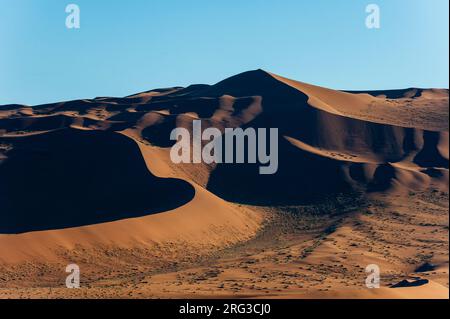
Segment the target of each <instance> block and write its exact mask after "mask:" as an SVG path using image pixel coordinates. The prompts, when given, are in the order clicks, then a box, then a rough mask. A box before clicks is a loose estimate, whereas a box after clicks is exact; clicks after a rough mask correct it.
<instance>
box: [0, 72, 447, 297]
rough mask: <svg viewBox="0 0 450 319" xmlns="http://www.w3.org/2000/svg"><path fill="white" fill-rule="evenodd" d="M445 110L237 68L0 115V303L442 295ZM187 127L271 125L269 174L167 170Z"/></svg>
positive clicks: (416, 98) (391, 93)
mask: <svg viewBox="0 0 450 319" xmlns="http://www.w3.org/2000/svg"><path fill="white" fill-rule="evenodd" d="M448 103H449V102H448V90H447V89H416V88H411V89H404V90H388V91H365V92H347V91H337V90H331V89H326V88H322V87H317V86H313V85H310V84H306V83H302V82H298V81H294V80H290V79H286V78H283V77H281V76H278V75H275V74H272V73H269V72H265V71H263V70H255V71H250V72H245V73H242V74H239V75H236V76H233V77H231V78H228V79H226V80H224V81H222V82H219V83H217V84H215V85H192V86H189V87H186V88H182V87H174V88H167V89H158V90H151V91H148V92H143V93H139V94H135V95H131V96H128V97H124V98H113V97H98V98H95V99H85V100H76V101H68V102H60V103H53V104H46V105H38V106H27V105H4V106H0V298H215V297H225V298H235V297H239V298H255V297H256V298H448V296H449V288H448V287H449V274H448V271H449V255H448V254H449V237H448V234H449V233H448V226H449V202H448V201H449V198H448V191H449V179H448V178H449V150H448V149H449V148H448V144H449V139H448V137H449V134H448V127H449V123H448V111H449V104H448ZM193 120H201V121H202V126H203V127H205V128H207V127H215V128H218V129H220V130H221V131H223V130H224V128H226V127H232V128H237V127H241V128H248V127H253V128H272V127H276V128H278V129H279V132H280V137H279V170H278V172H277V173H276V174H274V175H260V174H258V166H257V165H254V164H239V165H233V164H216V165H212V164H211V165H207V164H174V163H172V161H171V160H170V156H169V153H170V147H171V146H172V145H173V141H171V140H170V138H169V137H170V132H171V131H172V129H173V128H175V127H183V128H186V129H188V130H192V121H193ZM72 263H75V264H77V265H78V266H79V267H80V270H81V288H80V289H67V288H66V287H65V279H66V276H67V275H68V274H67V273H66V271H65V270H66V266H67V265H68V264H72ZM370 264H376V265H378V266H379V267H380V270H381V288H379V289H368V288H366V285H365V280H366V277H367V275H368V274H367V273H366V272H365V268H366V266H368V265H370ZM393 285H394V287H392V286H393Z"/></svg>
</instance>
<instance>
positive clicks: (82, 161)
mask: <svg viewBox="0 0 450 319" xmlns="http://www.w3.org/2000/svg"><path fill="white" fill-rule="evenodd" d="M7 156H8V158H7V160H5V161H4V162H2V164H1V165H0V233H2V234H17V233H24V232H31V231H42V230H52V229H62V228H69V227H77V226H84V225H91V224H98V223H104V222H111V221H115V220H120V219H125V218H133V217H140V216H145V215H150V214H155V213H159V212H163V211H167V210H171V209H175V208H177V207H180V206H182V205H184V204H186V203H188V202H189V201H191V200H192V198H193V197H194V195H195V190H194V188H193V187H192V186H191V185H190V184H189V183H187V182H185V181H183V180H179V179H172V178H159V177H156V176H154V175H153V174H151V172H150V171H149V170H148V168H147V166H146V163H145V160H144V158H143V157H142V154H141V152H140V150H139V147H138V146H137V145H136V143H135V142H134V141H132V140H131V139H129V138H128V137H126V136H123V135H121V134H118V133H114V132H103V131H81V130H74V129H64V130H59V131H55V132H50V133H46V134H41V135H37V136H28V137H22V138H20V139H19V140H17V141H16V142H14V148H13V149H12V150H11V151H9V152H8V154H7Z"/></svg>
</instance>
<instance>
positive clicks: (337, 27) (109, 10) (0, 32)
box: [0, 0, 449, 104]
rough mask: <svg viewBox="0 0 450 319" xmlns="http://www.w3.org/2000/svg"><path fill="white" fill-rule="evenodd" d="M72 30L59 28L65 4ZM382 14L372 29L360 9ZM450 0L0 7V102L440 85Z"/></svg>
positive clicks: (197, 0) (52, 1)
mask: <svg viewBox="0 0 450 319" xmlns="http://www.w3.org/2000/svg"><path fill="white" fill-rule="evenodd" d="M69 3H76V4H78V5H79V6H80V9H81V29H79V30H69V29H67V28H66V27H65V19H66V15H67V14H66V13H65V7H66V5H67V4H69ZM369 3H376V4H378V5H379V6H380V8H381V29H379V30H369V29H367V28H366V27H365V18H366V15H367V14H366V13H365V7H366V5H367V4H369ZM448 10H449V4H448V0H368V1H362V0H339V1H337V0H314V1H309V0H278V1H275V0H270V1H269V0H266V1H263V0H226V1H225V0H223V1H216V0H191V1H188V0H152V1H149V0H129V1H124V0H123V1H119V0H111V1H107V0H68V1H65V0H0V104H8V103H23V104H40V103H46V102H53V101H60V100H69V99H76V98H92V97H96V96H124V95H128V94H132V93H135V92H139V91H145V90H149V89H152V88H157V87H168V86H185V85H188V84H193V83H207V84H213V83H215V82H217V81H220V80H222V79H224V78H226V77H228V76H231V75H234V74H236V73H240V72H243V71H247V70H250V69H257V68H262V69H266V70H268V71H271V72H274V73H278V74H280V75H283V76H286V77H290V78H294V79H297V80H300V81H304V82H309V83H313V84H317V85H322V86H327V87H331V88H335V89H352V90H358V89H385V88H405V87H445V88H448V85H449V84H448V83H449V79H448V77H449V73H448V72H449V64H448V58H449V42H448V36H449V34H448V33H449V31H448V24H449V17H448Z"/></svg>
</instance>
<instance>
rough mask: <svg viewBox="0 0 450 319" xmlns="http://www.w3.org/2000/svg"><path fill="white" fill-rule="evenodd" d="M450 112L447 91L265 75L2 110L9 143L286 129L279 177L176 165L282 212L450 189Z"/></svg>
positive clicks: (162, 143) (149, 140)
mask: <svg viewBox="0 0 450 319" xmlns="http://www.w3.org/2000/svg"><path fill="white" fill-rule="evenodd" d="M446 115H448V90H444V89H416V88H410V89H405V90H391V91H389V90H386V91H365V92H348V91H337V90H331V89H327V88H322V87H318V86H314V85H310V84H306V83H302V82H298V81H294V80H291V79H287V78H284V77H281V76H278V75H275V74H272V73H269V72H265V71H263V70H255V71H249V72H244V73H241V74H238V75H236V76H233V77H230V78H228V79H225V80H223V81H221V82H219V83H217V84H214V85H201V84H198V85H191V86H189V87H187V88H181V87H173V88H168V89H159V90H151V91H147V92H142V93H138V94H134V95H131V96H129V97H125V98H112V97H103V98H96V99H93V100H77V101H70V102H64V103H56V104H47V105H41V106H34V107H27V106H4V107H0V136H1V134H4V136H5V137H8V136H17V135H20V134H25V135H27V134H31V133H33V132H36V131H37V132H42V131H48V130H51V129H59V128H64V127H75V128H79V129H84V130H97V131H120V132H122V133H123V134H125V135H127V136H129V137H131V138H133V139H135V140H137V141H139V142H142V143H143V144H145V145H147V147H158V148H162V149H165V150H166V152H168V151H169V148H170V147H171V146H172V145H173V144H174V141H171V140H170V132H171V131H172V130H173V129H174V128H176V127H184V128H186V129H188V130H190V131H192V121H193V120H201V121H202V128H203V129H206V128H208V127H216V128H218V129H220V130H221V131H222V132H224V129H225V128H230V127H231V128H237V127H241V128H244V129H245V128H255V129H256V128H278V130H279V156H278V158H279V169H278V172H277V173H276V174H274V175H270V176H263V175H260V174H259V171H258V165H244V164H243V165H227V164H218V165H206V164H197V165H192V164H186V165H172V166H171V167H172V169H173V170H174V172H177V173H180V172H182V175H183V176H185V177H186V180H189V181H191V182H195V183H197V184H199V185H201V186H203V187H205V188H207V189H208V190H210V191H212V192H213V193H215V194H216V195H218V196H220V197H222V198H225V199H227V200H229V201H235V202H245V203H253V204H264V205H278V204H286V203H292V202H295V203H297V202H303V201H305V200H306V201H307V200H310V199H311V198H315V197H317V196H320V195H323V194H326V195H330V194H332V193H335V192H342V191H347V190H349V189H352V188H355V187H357V188H358V189H360V188H363V189H365V190H367V191H385V190H408V189H420V188H426V187H428V185H430V183H432V182H433V183H434V182H435V183H437V184H438V185H439V187H442V188H443V189H448V161H449V156H448V153H449V152H448V135H449V134H448V119H447V117H446ZM21 130H22V131H21ZM206 143H207V142H205V144H206ZM6 147H8V146H6ZM0 151H1V149H0ZM83 152H84V151H83ZM0 154H1V152H0ZM0 156H1V155H0ZM3 156H4V155H3ZM0 161H1V157H0Z"/></svg>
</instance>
